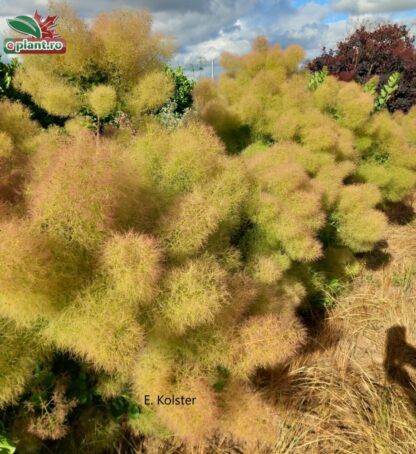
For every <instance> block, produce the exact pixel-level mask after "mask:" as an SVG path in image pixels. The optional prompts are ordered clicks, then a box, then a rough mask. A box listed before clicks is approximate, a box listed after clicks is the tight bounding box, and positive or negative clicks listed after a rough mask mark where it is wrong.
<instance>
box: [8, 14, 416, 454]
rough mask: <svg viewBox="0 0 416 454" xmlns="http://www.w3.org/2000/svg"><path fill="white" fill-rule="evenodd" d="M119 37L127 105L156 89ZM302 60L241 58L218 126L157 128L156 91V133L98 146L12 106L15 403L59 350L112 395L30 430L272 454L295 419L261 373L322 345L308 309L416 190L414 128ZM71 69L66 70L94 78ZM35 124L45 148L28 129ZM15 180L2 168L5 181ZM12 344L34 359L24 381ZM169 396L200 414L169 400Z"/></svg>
mask: <svg viewBox="0 0 416 454" xmlns="http://www.w3.org/2000/svg"><path fill="white" fill-rule="evenodd" d="M123 17H124V16H123V15H120V14H119V13H117V14H115V15H114V16H111V15H110V16H103V17H101V18H100V19H99V20H98V19H97V20H98V21H99V23H100V28H99V29H100V32H99V33H98V32H97V39H101V40H104V41H105V40H106V39H107V35H103V33H104V30H107V32H108V33H109V36H111V37H113V36H114V34H115V33H116V32H117V27H116V25H117V24H118V25H120V23H121V22H122V18H123ZM134 17H136V16H134ZM140 17H141V16H140ZM74 20H75V19H74ZM134 23H135V22H134ZM115 24H116V25H115ZM130 25H131V24H130ZM131 26H132V25H131ZM74 27H75V29H77V30H78V31H79V32H80V38H79V39H80V40H81V41H82V39H84V38H83V37H85V39H87V38H86V37H90V35H89V33H90V32H89V31H88V29H87V28H84V27H83V25H82V23H81V22H79V21H78V22H77V21H76V20H75V22H74ZM129 27H130V26H129ZM130 32H131V33H136V32H137V33H142V31H137V30H133V28H132V30H130ZM117 36H118V35H117ZM69 38H70V39H72V37H71V35H69ZM74 39H75V38H74ZM108 39H109V38H108ZM149 39H150V38H149ZM104 41H103V42H104ZM105 42H106V43H107V44H105V46H107V47H105V52H104V56H103V57H102V58H103V59H104V60H105V61H106V64H108V65H110V64H111V65H113V66H114V67H113V70H114V77H116V78H117V79H116V80H117V81H119V82H120V85H119V86H116V85H114V83H113V82H114V81H112V80H110V79H109V80H106V81H101V82H102V84H104V85H105V86H107V85H108V86H109V87H112V89H114V90H116V92H117V93H119V91H120V90H124V89H125V90H126V93H131V90H135V88H134V87H136V86H137V84H139V86H140V84H148V85H149V86H152V81H151V79H149V78H148V77H147V76H143V77H141V78H140V80H138V79H137V78H136V77H135V75H134V74H132V72H131V64H132V61H133V60H131V58H133V57H132V56H131V55H128V56H127V55H126V56H125V58H126V60H124V59H123V58H124V57H123V55H119V56H118V57H117V58H116V59H114V60H112V57H113V56H114V52H115V48H113V47H112V41H111V40H110V39H109V40H108V42H107V41H105ZM158 42H159V41H156V43H154V42H153V41H152V43H153V44H154V45H156V44H157V43H158ZM149 45H150V44H149ZM103 46H104V44H103ZM75 50H76V45H75V44H74V48H73V51H71V52H75ZM136 51H137V52H139V50H136V49H135V52H136ZM79 52H82V49H81V47H80V48H79ZM140 52H144V50H143V49H142V50H140ZM140 55H141V54H140ZM302 56H303V52H302V50H301V49H300V48H299V47H297V46H294V47H291V48H289V49H287V50H286V51H282V50H281V49H280V48H279V47H278V46H269V45H268V43H267V42H266V40H265V39H258V40H257V41H256V42H255V43H254V48H253V52H251V53H250V54H248V55H245V56H242V57H237V56H233V55H230V54H226V55H225V56H224V65H225V68H226V71H225V73H224V75H223V76H222V77H221V79H220V81H219V82H218V83H215V82H212V81H203V82H201V83H200V84H198V85H197V87H196V88H195V104H196V108H197V110H198V112H199V115H200V117H201V118H202V120H204V121H205V123H211V125H208V124H205V123H204V121H202V120H201V118H200V119H198V118H195V116H194V117H193V118H189V119H188V120H187V121H185V122H184V123H183V124H182V125H181V126H180V127H178V128H175V129H166V128H163V127H162V126H161V125H160V124H158V123H157V122H154V121H152V120H149V121H143V117H141V116H140V112H141V111H142V108H143V107H146V109H147V108H148V107H149V106H152V107H157V106H158V105H159V101H160V99H157V98H158V97H157V96H155V97H153V95H152V93H153V92H152V93H147V94H146V95H144V94H143V93H144V92H142V91H140V90H139V92H138V98H137V99H136V101H137V104H136V105H135V106H134V105H133V106H132V109H133V110H132V118H133V117H134V114H135V113H137V114H138V115H139V117H138V118H139V122H140V123H141V129H140V133H139V134H137V133H135V131H134V130H133V129H134V128H129V127H128V126H125V132H126V133H125V134H106V133H105V132H104V133H103V134H102V135H99V140H96V137H95V135H94V133H93V132H91V131H88V130H83V129H82V128H81V129H77V128H70V130H68V129H66V128H65V129H64V128H62V129H59V128H50V129H49V130H47V131H42V132H39V131H38V130H37V128H36V126H35V125H34V124H33V123H32V122H31V121H30V120H29V119H28V118H26V116H25V115H26V114H25V113H24V112H25V111H24V109H23V110H22V108H21V107H20V106H19V105H14V104H11V103H7V104H5V106H6V107H10V109H9V112H8V113H6V114H4V113H3V109H2V110H0V131H1V132H3V133H4V134H5V135H6V134H7V135H8V136H4V137H10V141H11V143H12V145H13V149H11V151H10V152H9V154H10V153H11V154H12V156H14V155H15V154H16V156H19V157H21V159H22V160H23V158H24V163H23V164H22V168H23V169H24V176H25V178H24V179H23V182H22V184H21V187H20V190H21V193H20V197H17V198H14V199H13V198H9V199H7V200H6V199H4V201H5V202H6V201H7V207H6V203H4V204H3V205H4V206H5V207H6V208H2V207H1V206H0V216H1V217H0V317H2V320H4V324H3V325H2V326H4V329H5V334H3V333H2V331H0V346H1V345H5V346H6V350H4V349H3V348H0V366H1V367H2V369H1V371H0V373H3V369H5V370H6V374H4V373H3V375H0V384H1V383H4V387H1V389H0V405H1V406H3V407H6V406H7V405H8V404H13V403H15V402H16V400H17V399H18V398H19V396H22V394H24V392H25V390H26V387H28V386H29V383H28V382H29V379H30V369H31V367H33V365H34V363H36V361H37V355H38V354H39V355H40V354H41V353H42V354H45V355H46V354H47V352H51V351H52V352H55V353H57V352H59V353H65V354H66V355H70V356H71V357H73V358H76V359H77V360H78V361H79V362H81V363H82V364H84V367H85V368H87V369H88V371H89V374H91V377H93V380H91V381H92V382H93V384H91V385H89V387H88V389H89V390H90V391H91V392H89V393H88V395H89V394H91V395H93V396H96V395H97V393H98V395H100V396H101V397H100V400H94V399H95V398H94V397H91V398H90V397H88V398H86V397H85V396H84V397H82V395H81V393H80V392H79V393H78V394H76V395H75V396H74V395H71V393H70V391H69V390H70V389H71V386H70V384H68V387H67V388H65V389H66V391H65V390H62V389H61V388H58V390H59V393H57V394H56V395H55V400H52V401H51V402H52V404H53V402H55V404H53V405H55V407H56V408H55V407H54V409H52V410H51V412H50V418H49V417H48V418H46V419H45V418H44V419H42V418H41V419H39V420H37V422H35V423H33V421H32V423H33V424H32V425H31V426H28V425H27V424H26V423H25V422H24V421H26V419H25V418H23V419H19V421H20V424H21V425H20V432H21V433H22V434H27V433H28V430H29V429H28V427H32V431H31V433H32V435H36V436H37V437H38V438H39V436H40V435H41V437H45V438H49V439H52V438H53V437H56V436H57V434H58V435H59V436H60V437H63V439H62V442H61V443H62V444H56V445H54V446H55V448H56V449H57V450H58V451H59V449H61V452H72V451H71V449H72V450H75V452H76V450H77V449H78V450H79V447H80V446H81V447H82V449H84V448H85V449H86V448H87V447H88V449H94V451H95V452H104V451H105V450H106V449H107V450H108V449H109V447H114V446H116V445H117V443H121V441H120V440H121V439H122V438H123V436H125V433H123V431H124V432H125V431H126V430H129V431H130V432H132V433H134V434H135V435H136V436H141V435H146V436H152V437H156V438H160V439H166V438H167V437H174V438H176V439H179V440H181V441H183V442H184V443H187V444H188V445H190V446H192V445H194V444H196V443H202V442H204V441H205V440H206V439H207V438H208V437H210V436H213V435H215V434H217V435H218V434H219V435H221V436H225V437H228V438H231V439H234V440H236V441H238V442H240V443H244V444H246V445H247V449H249V450H251V451H250V452H255V450H256V449H257V447H256V445H257V443H258V442H264V443H268V444H272V443H273V441H274V436H275V434H276V432H275V429H276V424H277V422H278V418H279V415H278V413H277V411H276V409H275V408H273V407H272V406H271V405H269V404H266V403H265V402H264V401H263V398H262V395H261V393H260V392H259V391H258V389H257V388H256V386H255V380H254V378H255V377H256V374H257V373H258V371H259V369H270V368H274V367H285V366H286V365H287V364H288V363H289V362H290V361H291V360H292V359H293V357H294V356H296V354H297V353H298V352H299V351H300V350H301V349H302V347H303V346H304V344H305V343H306V340H307V332H306V330H305V328H304V327H303V325H302V323H301V322H300V321H299V319H298V317H297V315H296V311H297V309H298V307H299V306H300V305H302V304H306V303H307V301H308V298H309V297H310V296H311V294H314V293H316V291H317V286H318V284H319V285H324V284H325V279H321V281H323V284H322V282H321V281H320V280H319V279H318V278H317V276H318V275H319V276H320V275H321V274H324V275H325V273H328V275H329V274H330V273H332V274H331V278H338V277H339V276H338V272H337V275H336V276H334V272H335V271H334V270H339V275H341V276H345V275H348V276H351V275H352V274H353V273H352V272H351V270H352V269H355V268H357V267H356V266H355V265H356V258H355V254H356V253H360V252H366V251H369V250H371V249H372V248H373V247H374V245H375V244H376V243H377V242H378V241H379V240H381V239H382V238H383V237H384V230H385V227H386V225H387V219H386V216H385V215H384V214H383V212H382V211H381V210H380V208H382V206H383V203H385V202H386V201H397V200H401V199H402V198H403V197H405V196H406V195H407V194H408V193H409V192H410V191H411V190H412V189H413V187H414V185H415V168H416V158H415V156H416V154H415V137H414V133H413V131H408V129H409V124H410V125H411V122H410V123H408V122H409V119H408V117H404V116H401V115H395V116H393V117H391V116H390V115H389V114H388V113H387V112H384V113H380V114H375V115H372V111H373V99H372V97H371V95H369V94H367V93H365V92H363V91H362V90H361V88H360V87H359V86H358V85H356V84H346V83H342V82H338V81H336V80H335V79H332V78H327V79H326V80H325V81H324V82H323V83H322V84H321V85H319V87H317V88H316V90H315V91H313V92H311V91H310V90H309V89H308V88H307V78H308V75H307V74H302V73H298V69H297V68H298V64H299V62H300V60H301V58H302ZM136 57H137V58H139V57H138V56H137V55H136ZM136 57H134V58H136ZM71 58H73V56H72V57H71V53H70V54H68V55H66V56H65V57H64V58H63V59H62V60H56V62H55V63H54V64H55V65H57V66H56V67H57V68H58V67H59V68H62V67H64V68H66V70H67V71H69V70H71V71H72V72H73V75H74V77H79V78H80V77H81V75H82V74H84V73H81V72H79V73H78V72H77V71H78V69H77V68H78V67H77V66H76V65H74V64H73V60H72V59H71ZM79 58H80V59H81V63H80V65H81V66H84V70H85V71H87V70H88V61H87V60H82V58H83V57H82V55H81V56H79ZM126 62H127V63H128V64H127V63H126ZM133 62H136V63H137V61H136V60H134V61H133ZM100 64H104V63H102V62H101V63H100ZM32 65H34V64H33V62H32V60H29V63H28V66H27V68H28V70H29V71H30V70H31V69H30V68H32ZM51 68H53V65H51ZM24 70H26V66H25V64H23V69H22V71H24ZM37 70H38V69H37ZM39 70H40V69H39ZM155 70H156V69H155ZM53 71H55V70H53ZM56 74H57V72H56V73H55V76H56ZM85 74H87V73H85ZM150 74H153V73H150ZM149 77H150V76H149ZM157 79H158V78H157ZM162 79H163V80H164V82H163V84H164V85H165V89H166V93H167V92H170V90H171V88H172V87H171V85H170V83H169V82H168V81H167V79H164V76H163V78H162V77H161V78H160V80H162ZM122 84H124V85H122ZM142 86H143V85H142ZM112 89H110V90H108V93H109V94H110V92H111V96H110V98H111V99H107V97H104V98H103V99H102V98H101V95H100V96H97V97H96V96H92V103H91V104H93V108H94V109H95V110H96V112H97V114H98V111H100V113H101V114H103V113H104V111H105V112H108V111H109V106H112V105H113V102H112V101H113V95H112V94H113V91H112ZM152 89H154V87H153V86H152ZM95 90H99V92H98V94H100V91H101V90H103V88H102V86H101V88H96V89H95ZM105 90H107V88H105ZM95 94H97V92H95ZM156 95H158V93H156ZM132 99H133V98H132ZM103 100H104V104H103V103H101V101H103ZM110 101H111V103H110ZM97 102H98V104H97ZM107 102H108V104H107ZM103 105H104V107H103ZM102 109H104V110H102ZM410 115H414V113H413V112H411V113H410ZM20 117H21V118H23V119H24V121H25V122H26V123H27V126H28V131H30V132H31V137H29V138H27V139H24V138H23V137H22V136H20V132H19V131H20V129H17V130H16V131H14V129H15V128H18V127H20V125H16V120H15V118H20ZM410 118H412V117H410ZM215 130H217V131H218V134H216V133H215ZM136 132H137V131H136ZM98 133H100V131H98ZM236 135H239V137H238V140H237V141H234V138H235V136H236ZM218 136H220V137H218ZM220 138H222V139H223V141H222V140H221V139H220ZM10 141H9V142H7V143H10ZM224 142H225V143H224ZM6 145H7V144H6ZM7 146H9V145H7ZM227 146H228V151H229V153H227ZM242 146H243V147H244V149H241V148H242ZM237 151H240V152H241V153H239V154H238V153H236V152H237ZM230 152H231V153H230ZM230 154H231V155H230ZM2 159H5V160H9V159H10V158H9V157H5V158H2ZM19 159H20V158H19ZM5 162H6V161H5ZM7 162H8V161H7ZM369 168H370V169H371V168H373V169H375V170H374V171H373V170H370V171H369V170H368V169H369ZM13 169H14V167H13V166H12V165H10V166H8V167H6V168H5V170H3V169H2V172H3V174H4V175H5V177H4V178H10V172H13ZM2 201H3V199H2ZM319 273H321V274H319ZM317 282H318V284H316V283H317ZM2 323H3V322H2ZM29 341H30V342H29ZM32 344H33V345H32ZM11 349H21V351H22V354H21V355H19V360H18V364H17V367H16V368H15V370H13V371H10V372H9V371H8V370H7V368H8V365H9V364H10V363H11V359H10V351H11ZM45 352H46V353H45ZM3 364H4V365H5V366H4V367H3ZM3 377H5V378H3ZM14 381H15V385H13V382H14ZM72 385H73V384H72ZM90 388H93V389H90ZM54 389H55V388H54ZM84 394H85V393H84ZM158 395H161V396H162V395H163V396H166V397H170V396H172V395H176V396H189V397H190V398H195V401H194V404H193V405H189V406H186V405H185V406H184V405H160V404H157V399H158ZM146 396H148V397H149V398H150V400H151V401H153V402H154V403H155V405H153V406H149V405H148V402H147V399H146ZM22 399H23V397H22ZM73 399H76V401H77V402H76V407H75V403H74V400H73ZM113 400H114V401H116V402H113ZM23 401H24V399H23ZM86 402H87V403H86ZM103 402H104V403H105V402H107V403H108V405H107V404H103ZM111 402H112V404H111ZM136 403H137V405H138V407H137V408H138V410H137V408H136ZM95 404H96V405H95ZM130 404H131V405H132V406H131V408H130ZM22 406H23V405H22ZM63 407H65V409H66V410H65V411H66V413H64V412H63ZM9 408H10V407H9ZM11 408H12V409H14V408H16V407H11ZM111 408H112V409H113V410H112V411H111ZM120 408H121V409H122V410H121V411H120ZM129 408H130V410H129ZM17 409H18V411H23V412H24V409H22V408H19V407H17ZM123 409H124V410H123ZM54 410H55V413H54ZM6 411H7V410H6ZM13 411H14V410H13ZM13 411H11V413H10V414H11V415H12V416H10V417H9V419H7V421H6V422H7V424H8V427H6V428H7V429H8V430H11V429H12V428H13V427H15V426H14V423H15V422H16V420H17V419H18V418H17V417H15V416H14V413H13ZM69 411H71V417H70V419H68V418H67V416H68V415H69ZM57 414H59V418H58V419H57V421H58V422H59V424H58V428H57V429H56V430H54V431H52V429H51V428H50V427H49V423H50V422H51V418H52V419H53V417H54V416H53V415H55V416H56V415H57ZM26 416H27V415H26ZM32 416H33V415H32ZM29 419H30V418H29ZM67 419H68V421H69V422H70V423H71V424H70V425H68V424H66V422H65V421H66V420H67ZM28 424H29V423H28ZM45 427H46V428H45ZM48 427H49V429H48ZM127 428H128V429H127ZM58 429H59V431H58V432H57V430H58ZM48 430H49V432H48ZM52 435H53V436H52ZM17 438H19V437H17ZM20 439H21V441H20V447H19V446H18V449H21V450H23V449H26V448H27V446H26V445H25V443H27V444H29V442H28V441H25V440H26V439H25V438H24V437H21V438H20ZM71 443H73V444H72V446H74V445H75V446H76V448H71ZM91 446H93V447H94V448H91Z"/></svg>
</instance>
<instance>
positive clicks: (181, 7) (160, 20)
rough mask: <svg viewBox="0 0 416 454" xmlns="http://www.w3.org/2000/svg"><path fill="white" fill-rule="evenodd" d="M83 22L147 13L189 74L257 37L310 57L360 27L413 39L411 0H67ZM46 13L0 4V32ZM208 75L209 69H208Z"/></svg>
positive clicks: (37, 4) (19, 1) (415, 2)
mask: <svg viewBox="0 0 416 454" xmlns="http://www.w3.org/2000/svg"><path fill="white" fill-rule="evenodd" d="M68 3H69V4H70V5H72V6H73V7H74V8H75V9H76V11H77V12H78V13H79V14H81V15H82V16H83V17H85V18H86V19H89V18H91V17H93V16H94V15H95V14H96V13H97V12H101V11H110V10H111V9H114V8H120V7H122V8H134V9H137V8H147V9H149V10H151V11H152V12H153V14H154V28H155V29H156V30H158V31H163V32H166V33H169V34H174V35H175V36H176V38H177V44H178V49H179V51H178V55H177V56H176V57H175V60H174V62H175V63H177V64H182V65H184V66H186V67H187V68H188V70H189V68H191V67H192V66H194V67H195V66H197V64H198V62H199V61H200V60H201V59H204V60H206V61H211V60H213V59H214V61H216V62H217V61H218V57H219V55H220V54H221V52H222V51H224V50H227V51H230V52H237V53H243V52H246V51H247V50H249V48H250V42H251V41H252V40H253V38H254V37H255V36H257V35H259V34H263V35H266V36H267V37H268V38H269V40H270V41H272V42H279V43H280V44H281V45H282V46H287V45H288V44H290V43H298V44H301V45H302V46H303V47H305V49H306V50H307V52H308V56H309V57H313V56H314V55H316V54H318V53H319V50H320V49H321V48H322V46H324V45H326V46H327V47H331V46H335V44H336V42H337V41H339V40H340V39H342V38H343V37H344V36H345V35H347V34H348V33H349V32H351V31H352V30H353V29H354V27H356V26H357V25H359V24H361V23H374V22H385V21H395V22H400V23H405V24H408V25H409V26H410V27H411V28H412V31H413V32H414V33H415V34H416V0H177V1H174V0H87V1H85V0H69V1H68ZM36 8H37V9H38V10H39V11H40V13H41V14H42V13H43V14H46V12H47V0H0V31H6V30H7V25H6V22H5V19H6V18H7V17H14V16H17V15H19V14H33V13H34V10H35V9H36ZM207 70H209V69H208V68H207Z"/></svg>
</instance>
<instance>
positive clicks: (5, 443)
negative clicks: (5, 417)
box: [0, 422, 16, 454]
mask: <svg viewBox="0 0 416 454" xmlns="http://www.w3.org/2000/svg"><path fill="white" fill-rule="evenodd" d="M14 452H16V446H15V445H14V444H13V443H12V442H11V441H10V440H8V438H7V436H6V434H5V433H4V426H3V424H2V423H1V422H0V454H13V453H14Z"/></svg>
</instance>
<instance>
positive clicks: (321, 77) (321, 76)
mask: <svg viewBox="0 0 416 454" xmlns="http://www.w3.org/2000/svg"><path fill="white" fill-rule="evenodd" d="M328 74H329V73H328V68H326V67H325V68H324V69H322V70H321V71H315V72H314V73H312V74H311V76H310V78H309V81H308V88H309V90H311V91H315V90H316V89H317V88H318V87H319V85H321V84H323V83H324V82H325V79H326V78H327V77H328Z"/></svg>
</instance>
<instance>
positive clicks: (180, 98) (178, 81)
mask: <svg viewBox="0 0 416 454" xmlns="http://www.w3.org/2000/svg"><path fill="white" fill-rule="evenodd" d="M166 73H167V74H168V75H169V76H170V77H172V79H173V80H174V82H175V94H174V95H173V97H172V98H171V100H172V102H174V103H175V113H178V114H180V115H183V114H184V113H185V112H186V111H187V110H188V109H190V108H191V106H192V90H193V89H194V87H195V84H196V82H195V81H194V80H192V79H190V78H189V77H187V76H186V75H185V73H184V72H183V68H182V67H181V66H178V67H176V68H172V67H170V66H168V67H167V68H166Z"/></svg>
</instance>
